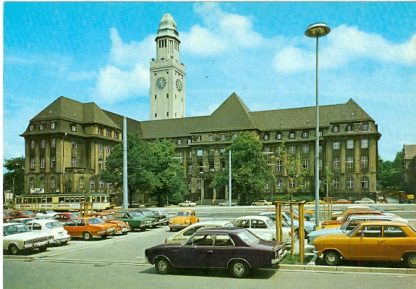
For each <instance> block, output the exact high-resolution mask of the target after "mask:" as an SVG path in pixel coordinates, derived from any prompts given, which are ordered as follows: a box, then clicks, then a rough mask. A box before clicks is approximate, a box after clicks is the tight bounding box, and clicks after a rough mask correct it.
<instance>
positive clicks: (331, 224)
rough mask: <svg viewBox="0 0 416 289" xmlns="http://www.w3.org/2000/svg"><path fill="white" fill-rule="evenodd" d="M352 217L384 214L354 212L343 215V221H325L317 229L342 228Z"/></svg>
mask: <svg viewBox="0 0 416 289" xmlns="http://www.w3.org/2000/svg"><path fill="white" fill-rule="evenodd" d="M352 215H383V212H380V211H377V210H370V209H365V210H353V211H350V212H348V213H346V214H344V215H343V217H342V219H339V220H332V221H324V222H322V223H321V226H320V227H318V228H317V230H320V229H323V228H326V229H328V228H336V227H339V226H341V224H342V223H344V222H345V220H347V219H348V217H349V216H352Z"/></svg>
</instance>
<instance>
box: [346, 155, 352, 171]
mask: <svg viewBox="0 0 416 289" xmlns="http://www.w3.org/2000/svg"><path fill="white" fill-rule="evenodd" d="M345 162H346V164H347V168H348V169H352V168H354V157H353V156H347V159H346V161H345Z"/></svg>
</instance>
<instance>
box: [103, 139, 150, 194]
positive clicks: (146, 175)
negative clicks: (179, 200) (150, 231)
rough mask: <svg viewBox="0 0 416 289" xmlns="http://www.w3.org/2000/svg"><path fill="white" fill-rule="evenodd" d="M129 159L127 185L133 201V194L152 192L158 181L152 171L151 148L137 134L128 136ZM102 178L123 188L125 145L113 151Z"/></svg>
mask: <svg viewBox="0 0 416 289" xmlns="http://www.w3.org/2000/svg"><path fill="white" fill-rule="evenodd" d="M127 159H128V161H127V173H128V176H127V183H128V192H129V196H130V200H131V199H132V194H135V193H137V192H139V191H142V192H150V191H152V190H153V189H154V187H155V186H156V185H157V179H156V178H155V176H154V175H153V173H152V171H151V163H152V155H151V152H150V147H149V145H148V144H146V143H145V142H144V141H142V140H141V139H139V137H138V136H137V135H135V134H129V135H128V136H127ZM100 177H101V178H102V179H103V180H104V181H106V182H108V183H112V184H113V186H114V187H115V188H119V189H121V188H122V187H123V144H118V145H116V146H115V147H114V148H113V149H112V151H111V154H110V156H109V157H108V158H107V160H106V168H105V169H104V170H103V171H102V172H101V176H100ZM130 202H131V201H130Z"/></svg>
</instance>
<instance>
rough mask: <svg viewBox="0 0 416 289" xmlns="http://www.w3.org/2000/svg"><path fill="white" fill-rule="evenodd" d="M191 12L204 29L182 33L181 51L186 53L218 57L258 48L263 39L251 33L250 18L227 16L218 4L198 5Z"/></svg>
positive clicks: (195, 26)
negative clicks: (196, 16)
mask: <svg viewBox="0 0 416 289" xmlns="http://www.w3.org/2000/svg"><path fill="white" fill-rule="evenodd" d="M194 10H195V12H196V13H197V14H198V15H199V16H200V17H201V18H202V20H203V23H204V26H201V25H194V26H192V27H191V30H190V31H189V32H182V34H181V38H182V39H183V43H184V44H183V49H184V50H185V51H187V52H189V53H192V54H196V55H202V56H211V55H218V54H220V53H225V52H229V51H235V50H239V49H249V48H253V47H258V46H260V45H261V43H262V42H263V40H264V39H263V37H262V36H261V35H260V34H259V33H257V32H256V31H254V29H253V23H252V19H251V18H250V17H247V16H241V15H237V14H232V13H226V12H224V11H223V10H222V9H221V8H220V7H219V5H218V4H217V3H197V4H195V5H194Z"/></svg>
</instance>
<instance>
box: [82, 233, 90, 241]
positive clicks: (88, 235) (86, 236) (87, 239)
mask: <svg viewBox="0 0 416 289" xmlns="http://www.w3.org/2000/svg"><path fill="white" fill-rule="evenodd" d="M82 238H83V239H84V240H85V241H89V240H91V239H92V235H91V234H90V233H89V232H84V233H82Z"/></svg>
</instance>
